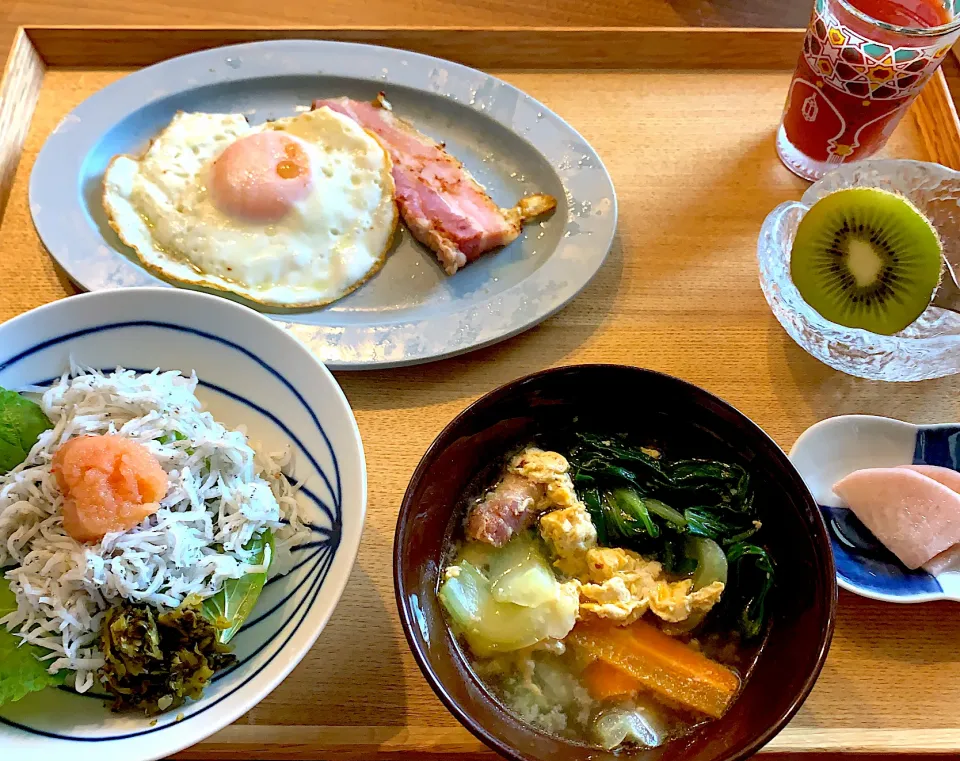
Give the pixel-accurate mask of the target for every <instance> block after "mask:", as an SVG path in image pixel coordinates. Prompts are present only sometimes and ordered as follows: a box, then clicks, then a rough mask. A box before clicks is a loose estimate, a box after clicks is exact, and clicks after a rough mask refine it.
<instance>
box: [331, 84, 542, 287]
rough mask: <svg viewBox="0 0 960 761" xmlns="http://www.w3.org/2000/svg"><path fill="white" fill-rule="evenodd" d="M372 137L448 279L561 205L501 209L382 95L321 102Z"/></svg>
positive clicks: (531, 201)
mask: <svg viewBox="0 0 960 761" xmlns="http://www.w3.org/2000/svg"><path fill="white" fill-rule="evenodd" d="M313 107H314V108H323V107H327V108H330V109H331V110H333V111H336V112H338V113H341V114H343V115H344V116H348V117H350V118H351V119H353V120H354V121H355V122H357V123H358V124H359V125H360V126H361V127H363V128H364V129H366V130H368V131H370V132H371V133H373V135H374V136H375V137H376V138H377V139H378V140H379V141H380V144H381V145H383V147H384V149H385V150H386V151H387V152H388V153H389V154H390V158H391V159H393V180H394V183H395V184H396V186H397V205H398V206H399V207H400V214H401V215H403V221H404V222H405V223H406V225H407V227H409V228H410V232H412V233H413V235H414V237H416V239H417V240H419V241H420V242H421V243H423V244H424V245H425V246H428V247H429V248H430V249H432V250H433V251H434V253H436V255H437V258H438V259H439V260H440V264H441V265H442V266H443V269H444V271H445V272H446V273H447V274H448V275H452V274H454V273H455V272H456V271H457V270H459V269H460V268H461V267H463V266H464V265H466V264H467V263H468V262H472V261H473V260H474V259H476V258H478V257H479V256H481V255H482V254H484V253H486V252H487V251H490V250H491V249H494V248H498V247H500V246H505V245H507V244H508V243H510V242H512V241H513V240H515V239H516V238H517V236H518V235H520V231H521V228H522V227H523V223H524V222H526V221H527V220H529V219H532V218H534V217H538V216H540V215H541V214H546V213H547V212H549V211H552V210H553V209H554V208H556V206H557V199H556V198H554V197H553V196H549V195H545V194H543V193H537V194H535V195H530V196H526V197H524V198H522V199H520V201H519V202H518V203H517V205H516V206H514V207H513V208H512V209H501V208H499V207H498V206H497V205H496V204H495V203H494V202H493V199H491V198H490V196H489V195H487V192H486V191H485V190H484V189H483V186H482V185H480V183H478V182H477V181H476V180H475V179H474V178H473V177H472V176H471V175H470V173H469V172H468V171H467V170H466V169H465V168H464V166H463V164H461V163H460V162H459V161H457V159H456V158H454V157H453V156H451V155H450V154H449V153H447V151H446V150H445V149H444V146H443V145H442V144H440V143H438V142H436V141H435V140H433V139H431V138H429V137H427V136H426V135H424V134H423V133H422V132H420V131H418V130H417V129H415V128H414V127H413V126H412V125H410V124H408V123H407V122H405V121H404V120H403V119H401V118H400V117H398V116H396V115H394V113H393V110H392V108H391V106H390V104H389V103H388V102H387V100H386V98H385V97H384V94H383V93H380V95H378V96H377V99H376V100H375V101H373V102H372V103H368V102H366V101H358V100H351V99H349V98H330V99H325V100H316V101H314V102H313Z"/></svg>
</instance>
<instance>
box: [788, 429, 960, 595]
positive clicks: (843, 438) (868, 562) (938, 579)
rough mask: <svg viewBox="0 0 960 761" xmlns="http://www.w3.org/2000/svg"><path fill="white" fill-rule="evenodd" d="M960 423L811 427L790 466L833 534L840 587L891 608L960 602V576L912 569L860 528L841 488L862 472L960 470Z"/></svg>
mask: <svg viewBox="0 0 960 761" xmlns="http://www.w3.org/2000/svg"><path fill="white" fill-rule="evenodd" d="M958 447H960V424H950V425H912V424H911V423H904V422H902V421H900V420H892V419H890V418H885V417H876V416H873V415H841V416H839V417H833V418H828V419H827V420H822V421H821V422H819V423H817V424H816V425H814V426H811V427H810V428H808V429H807V430H806V431H805V432H804V433H803V434H802V435H801V436H800V438H799V439H797V443H796V444H794V445H793V449H791V450H790V460H791V462H793V465H794V467H796V469H797V470H798V471H799V472H800V475H801V476H802V477H803V480H804V481H805V482H806V484H807V487H808V488H809V489H810V492H811V493H812V494H813V497H814V499H815V500H816V501H817V504H818V505H820V510H821V511H822V512H823V518H824V520H825V521H826V523H827V526H828V528H829V531H830V542H831V544H832V546H833V555H834V559H835V560H836V564H837V583H838V584H839V585H840V586H841V587H843V588H844V589H848V590H850V591H851V592H855V593H856V594H858V595H862V596H863V597H869V598H871V599H873V600H883V601H885V602H898V603H915V602H929V601H931V600H954V601H957V602H960V571H948V572H944V573H941V574H939V575H937V576H932V575H931V574H929V573H927V572H926V571H923V570H922V569H918V570H916V571H911V570H908V569H907V568H906V567H905V566H904V565H903V564H902V563H901V562H900V561H899V560H897V558H896V557H895V556H894V555H893V553H891V552H890V551H889V550H887V549H886V548H885V547H883V545H881V544H880V543H879V542H878V541H877V539H876V538H875V537H874V536H873V535H872V534H871V533H870V532H869V530H867V528H866V527H865V526H864V525H863V524H862V523H860V521H859V520H858V519H857V517H856V516H855V515H854V514H853V512H852V511H851V510H849V509H848V508H846V507H844V505H843V501H842V500H841V499H840V498H839V497H838V496H837V495H836V494H834V492H833V485H834V484H835V483H836V482H837V481H839V480H840V479H841V478H843V477H844V476H846V475H848V474H850V473H852V472H853V471H855V470H861V469H862V468H890V467H894V466H896V465H910V464H914V465H939V466H940V467H943V468H952V469H953V470H958V471H960V449H958Z"/></svg>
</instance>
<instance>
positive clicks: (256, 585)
mask: <svg viewBox="0 0 960 761" xmlns="http://www.w3.org/2000/svg"><path fill="white" fill-rule="evenodd" d="M268 548H269V549H268ZM244 549H245V550H254V551H255V553H256V554H255V555H254V557H253V562H254V563H257V564H260V563H263V562H264V558H266V557H269V559H270V560H271V561H272V560H273V533H272V532H271V531H270V529H264V531H263V533H261V534H260V535H259V536H255V537H253V538H252V539H251V540H250V541H249V542H247V544H246V545H244ZM267 552H269V553H270V554H269V556H268V555H267V554H266V553H267ZM266 582H267V574H266V572H263V573H248V574H246V575H244V576H241V577H240V578H239V579H227V580H226V581H225V582H223V587H221V589H220V591H219V592H217V593H216V594H215V595H213V597H208V598H207V599H206V600H204V601H203V608H202V609H203V615H204V616H206V617H207V618H208V619H209V620H210V621H211V622H213V624H214V625H215V626H216V627H217V628H218V629H219V630H220V634H219V639H220V641H221V642H223V643H227V642H229V641H230V640H231V639H233V636H234V635H235V634H236V633H237V632H238V631H239V630H240V627H241V626H243V622H244V621H246V620H247V617H248V616H249V615H250V614H251V613H252V612H253V609H254V607H255V606H256V604H257V600H258V599H259V598H260V592H261V591H262V590H263V585H264V584H266Z"/></svg>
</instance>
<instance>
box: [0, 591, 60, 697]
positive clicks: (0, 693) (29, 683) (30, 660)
mask: <svg viewBox="0 0 960 761" xmlns="http://www.w3.org/2000/svg"><path fill="white" fill-rule="evenodd" d="M16 609H17V598H16V596H15V595H14V594H13V590H11V589H10V584H9V582H7V580H6V579H3V578H2V577H0V618H3V617H4V616H6V615H7V614H8V613H12V612H13V611H15V610H16ZM48 653H49V651H47V650H45V649H43V648H42V647H37V646H36V645H29V644H26V643H24V642H23V641H22V640H21V639H20V638H19V637H17V636H16V635H14V634H11V633H10V632H8V631H7V629H6V627H5V626H3V625H0V706H2V705H3V704H4V703H10V702H13V701H15V700H20V698H22V697H24V696H25V695H29V694H30V693H31V692H37V691H38V690H42V689H44V688H46V687H50V686H52V685H57V684H63V680H64V678H65V677H66V671H65V670H61V671H59V672H57V673H56V674H48V673H47V667H46V666H45V665H44V664H43V663H41V662H40V661H38V660H37V658H38V657H39V656H43V655H47V654H48Z"/></svg>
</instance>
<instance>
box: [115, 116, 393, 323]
mask: <svg viewBox="0 0 960 761" xmlns="http://www.w3.org/2000/svg"><path fill="white" fill-rule="evenodd" d="M103 186H104V187H103V205H104V209H105V210H106V212H107V217H108V220H109V222H110V226H111V227H113V229H114V230H115V231H116V232H117V234H118V235H119V236H120V238H121V240H123V242H124V243H126V244H127V245H128V246H130V247H131V248H132V249H133V250H134V251H135V252H136V253H137V256H138V257H139V259H140V261H141V262H142V263H143V265H144V266H145V267H146V268H147V269H149V270H151V271H152V272H154V273H155V274H159V275H161V276H163V277H165V278H168V279H170V280H174V281H178V282H182V283H187V284H191V285H197V286H206V287H209V288H214V289H218V290H223V291H230V292H232V293H235V294H238V295H240V296H243V297H244V298H247V299H250V300H251V301H255V302H258V303H260V304H264V305H269V306H275V307H309V306H320V305H322V304H327V303H329V302H331V301H334V300H336V299H339V298H341V297H343V296H345V295H346V294H348V293H350V292H351V291H352V290H354V289H355V288H357V287H358V286H359V285H361V284H362V283H363V282H364V281H365V280H367V279H368V278H369V277H370V276H372V275H373V274H374V273H375V272H376V271H377V270H378V269H379V268H380V267H381V266H382V265H383V262H384V260H385V259H386V255H387V250H388V249H389V247H390V243H391V241H392V238H393V234H394V231H395V229H396V226H397V207H396V203H395V202H394V184H393V178H392V176H391V163H390V158H389V156H388V154H387V153H386V152H385V151H384V149H383V148H382V147H381V146H380V144H379V143H378V142H377V141H376V139H375V138H374V137H373V136H372V135H370V134H369V133H367V132H366V131H365V130H364V129H363V128H362V127H360V126H359V125H358V124H356V123H355V122H354V121H352V120H351V119H348V118H347V117H345V116H342V115H341V114H337V113H334V112H333V111H331V110H330V109H328V108H321V109H317V110H316V111H309V112H306V113H302V114H299V115H297V116H293V117H290V118H287V119H278V120H276V121H273V122H268V123H266V124H262V125H259V126H256V127H251V126H250V125H249V124H248V123H247V121H246V119H245V118H244V117H243V115H241V114H205V113H183V112H181V113H178V114H177V115H176V116H175V117H174V118H173V120H172V121H171V122H170V124H169V125H168V126H167V127H166V128H165V129H164V130H163V131H162V132H161V133H160V134H159V135H157V136H156V138H154V140H153V142H152V144H151V145H150V147H149V149H148V150H147V151H146V153H145V154H144V155H143V156H142V157H139V158H136V157H133V156H127V155H122V156H117V157H115V158H114V159H113V161H111V163H110V165H109V167H108V168H107V171H106V174H105V175H104V181H103Z"/></svg>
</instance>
